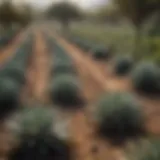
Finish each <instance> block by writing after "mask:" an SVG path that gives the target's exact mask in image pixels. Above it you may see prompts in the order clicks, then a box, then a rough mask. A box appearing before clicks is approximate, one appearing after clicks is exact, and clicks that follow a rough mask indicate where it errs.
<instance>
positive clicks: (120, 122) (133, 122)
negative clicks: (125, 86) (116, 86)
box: [96, 92, 144, 144]
mask: <svg viewBox="0 0 160 160" xmlns="http://www.w3.org/2000/svg"><path fill="white" fill-rule="evenodd" d="M97 108H98V111H97V112H96V121H97V125H98V126H97V127H98V133H99V134H100V135H101V136H102V137H104V138H107V139H108V140H110V141H111V142H112V143H115V144H120V143H124V142H125V141H126V140H128V139H130V138H135V137H138V136H140V135H141V134H142V133H143V131H144V128H143V125H144V123H143V122H144V121H143V115H142V112H141V109H140V107H139V104H138V103H137V101H136V100H135V98H134V97H133V96H132V95H130V94H129V93H119V92H117V93H111V94H106V95H105V96H104V97H103V98H102V99H101V100H100V101H99V102H98V105H97Z"/></svg>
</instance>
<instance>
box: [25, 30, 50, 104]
mask: <svg viewBox="0 0 160 160" xmlns="http://www.w3.org/2000/svg"><path fill="white" fill-rule="evenodd" d="M34 43H35V44H34V45H33V56H32V57H31V59H30V65H29V68H28V70H27V85H26V86H27V87H26V89H27V95H28V100H27V102H29V103H30V104H31V103H33V104H34V103H39V102H40V103H46V102H47V101H48V97H47V88H48V86H47V84H48V81H49V80H48V79H49V74H50V73H49V69H50V65H51V63H50V61H49V60H50V55H49V53H48V50H47V48H46V44H45V41H44V37H43V36H42V34H41V32H40V31H37V32H36V33H35V42H34ZM27 95H25V97H26V96H27Z"/></svg>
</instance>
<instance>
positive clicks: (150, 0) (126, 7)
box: [114, 0, 159, 58]
mask: <svg viewBox="0 0 160 160" xmlns="http://www.w3.org/2000/svg"><path fill="white" fill-rule="evenodd" d="M114 2H115V4H116V5H117V6H118V7H119V9H120V10H121V12H122V14H123V15H124V16H125V17H127V18H128V20H130V22H131V23H132V24H133V26H134V27H135V31H136V34H135V54H136V55H135V57H136V56H137V55H138V51H139V47H140V40H141V33H142V32H141V31H142V29H143V27H142V26H143V24H144V22H145V20H146V19H147V18H149V16H151V14H152V13H153V12H155V11H156V10H157V9H158V8H159V0H114ZM136 58H137V57H136Z"/></svg>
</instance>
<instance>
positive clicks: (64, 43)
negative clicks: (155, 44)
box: [0, 25, 160, 160]
mask: <svg viewBox="0 0 160 160" xmlns="http://www.w3.org/2000/svg"><path fill="white" fill-rule="evenodd" d="M3 52H4V53H2V54H1V55H0V64H1V65H2V68H1V71H0V80H1V79H2V82H3V83H4V81H3V78H8V79H7V80H8V84H7V82H6V84H5V83H4V86H5V85H7V86H8V87H6V89H8V88H9V85H11V86H12V85H13V84H14V87H17V88H14V89H13V91H12V92H13V93H14V95H16V96H17V97H16V98H13V99H14V100H15V99H16V104H17V103H18V105H16V106H13V108H12V107H10V106H11V104H13V102H11V103H10V104H8V103H7V104H8V106H7V104H5V105H6V107H8V108H7V109H8V110H9V111H11V113H10V112H9V111H8V110H7V111H6V110H5V109H4V107H1V110H2V114H1V115H0V118H1V119H2V123H1V127H0V144H1V146H0V158H1V159H8V155H10V152H11V151H12V149H14V147H15V146H16V145H17V141H16V140H15V138H14V134H13V133H12V132H11V131H13V130H16V126H17V125H18V124H19V123H20V118H22V119H23V116H22V117H19V114H21V112H19V111H20V110H21V109H22V108H23V107H24V108H29V109H30V110H31V111H32V110H33V112H34V111H35V112H37V111H36V110H35V108H38V107H39V108H40V110H41V109H42V108H43V109H44V111H43V109H42V115H38V112H37V113H36V114H35V115H34V114H33V115H32V113H31V112H30V114H31V115H32V116H35V117H32V116H31V117H30V118H33V120H34V119H36V118H37V119H38V120H36V122H37V124H38V122H39V123H40V126H42V127H46V126H45V123H46V125H48V121H49V118H50V116H49V114H48V113H47V114H48V116H47V114H46V119H47V120H48V121H47V120H46V119H45V118H44V117H45V112H46V111H45V109H46V110H47V109H48V111H50V114H51V117H52V118H53V122H52V123H53V124H52V125H51V126H52V130H53V131H54V135H58V137H59V139H62V140H65V142H67V143H68V144H70V146H71V157H72V159H79V160H93V159H101V160H106V159H116V160H120V159H122V158H123V159H127V158H126V156H125V149H124V148H123V147H122V146H116V145H111V144H110V143H109V140H108V139H107V140H105V139H104V138H102V137H101V136H100V135H99V134H97V127H98V126H97V123H96V120H95V118H94V114H95V113H96V112H97V110H98V109H99V108H98V105H97V102H98V100H99V99H100V98H101V97H102V96H103V95H104V94H110V93H114V92H118V93H119V92H122V93H126V92H129V93H132V94H133V95H134V96H135V97H136V99H137V102H138V103H139V104H140V107H141V109H142V111H143V114H144V119H145V124H144V127H145V128H146V131H147V133H149V135H152V136H153V137H159V136H160V126H159V122H160V96H159V94H158V95H156V96H153V95H150V96H148V95H145V94H142V93H140V92H138V91H136V90H135V88H134V87H133V84H132V79H131V78H132V77H131V76H129V75H126V76H118V75H117V74H115V73H114V65H115V64H114V63H115V61H114V60H113V59H109V60H106V61H104V60H97V59H96V58H93V56H92V54H90V52H89V51H85V50H84V49H82V48H81V47H79V46H78V45H76V44H75V43H74V42H72V41H71V40H69V39H67V38H66V37H64V36H62V35H59V34H57V33H56V31H55V30H54V27H53V26H51V25H50V26H47V25H42V26H40V27H38V26H35V27H33V28H32V29H28V30H27V31H23V32H22V33H20V35H19V36H18V38H17V39H15V40H14V42H13V44H11V46H8V47H7V48H5V49H4V51H3ZM8 67H9V69H13V75H12V74H10V73H8V72H7V71H8V70H7V69H8ZM2 72H3V73H4V74H6V75H7V74H8V75H7V76H6V77H5V76H4V75H3V74H2V75H1V73H2ZM5 80H6V79H5ZM9 82H11V83H9ZM13 82H14V83H13ZM0 85H1V83H0ZM1 87H2V86H0V92H1ZM2 88H3V87H2ZM4 88H5V87H4ZM8 92H10V90H9V91H8ZM7 94H8V93H7V92H6V95H1V93H0V99H1V96H2V97H3V96H6V97H7ZM8 95H9V94H8ZM124 95H125V94H124ZM9 96H10V95H9ZM9 96H8V97H9ZM125 98H126V97H125ZM9 100H10V99H9ZM115 101H116V99H115ZM120 102H121V101H120ZM0 103H1V100H0ZM5 103H6V102H5ZM117 103H118V102H117ZM126 103H127V102H126ZM2 104H3V103H2ZM133 105H134V104H133ZM106 106H107V105H106ZM3 112H4V113H3ZM52 112H53V114H52ZM115 113H116V112H115ZM30 114H29V115H30ZM117 114H119V112H117ZM120 114H121V113H120ZM129 114H130V113H129ZM115 116H116V115H115ZM17 117H18V118H17ZM131 117H132V114H131ZM45 120H46V122H45ZM127 120H128V118H127ZM28 121H29V120H28ZM122 121H123V120H122ZM43 123H44V124H43ZM138 123H139V121H138V120H137V122H136V124H138ZM33 124H34V123H33ZM42 124H43V125H44V126H43V125H42ZM49 124H50V121H49ZM117 125H118V124H116V126H114V127H113V128H118V127H119V126H117ZM126 125H128V124H126ZM30 126H32V121H31V123H30ZM14 127H15V128H14ZM27 127H29V126H27V125H26V130H25V129H24V130H25V131H26V133H27ZM129 127H130V126H129ZM33 128H36V126H34V125H33V126H32V129H33ZM42 129H43V130H42V131H43V132H44V133H45V132H46V128H42ZM33 130H34V129H33ZM124 130H125V127H124ZM47 131H48V130H47ZM22 132H23V130H22ZM126 132H127V131H126ZM123 133H124V132H123ZM43 136H47V135H45V134H44V135H43ZM47 142H48V141H47ZM47 142H46V143H47ZM127 142H130V141H127ZM55 143H57V145H59V144H58V142H56V141H55ZM33 145H34V144H33ZM61 147H62V146H61ZM15 148H16V147H15ZM42 148H43V147H42ZM54 149H55V150H49V151H48V150H47V151H46V152H47V154H49V155H50V157H51V158H50V159H52V157H54V156H55V157H56V156H57V157H60V158H59V159H60V160H70V158H69V157H70V156H69V155H68V153H66V152H65V151H66V150H63V149H62V152H61V150H60V149H59V150H58V147H57V148H56V147H55V148H54ZM54 151H55V153H53V152H54ZM56 151H57V153H56ZM35 152H38V151H35ZM63 152H64V153H63ZM35 154H36V153H35ZM52 154H53V155H52ZM54 154H55V155H54ZM56 154H58V155H56ZM63 154H64V155H63ZM44 155H45V154H42V156H44ZM20 157H21V158H22V157H23V155H20ZM29 158H30V157H29V156H28V159H29ZM9 159H11V158H9ZM53 159H54V158H53Z"/></svg>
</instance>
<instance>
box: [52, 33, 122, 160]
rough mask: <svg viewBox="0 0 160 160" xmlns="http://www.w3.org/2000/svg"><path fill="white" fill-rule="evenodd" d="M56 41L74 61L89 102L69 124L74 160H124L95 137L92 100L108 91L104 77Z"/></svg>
mask: <svg viewBox="0 0 160 160" xmlns="http://www.w3.org/2000/svg"><path fill="white" fill-rule="evenodd" d="M52 34H53V33H52ZM56 39H57V41H58V42H59V44H60V45H61V46H62V47H64V48H65V50H66V52H68V54H69V56H71V58H72V59H73V62H74V63H75V66H76V68H77V71H78V76H79V78H80V80H81V83H82V87H83V93H84V95H85V97H86V98H87V101H88V105H87V106H86V107H85V109H84V110H80V111H77V112H76V113H74V114H73V116H72V119H71V123H70V139H71V141H72V142H73V144H74V145H75V152H74V153H75V154H74V159H78V160H94V159H101V160H106V159H115V160H116V159H118V160H119V159H125V157H124V154H123V151H122V150H121V149H120V148H114V147H113V146H109V145H108V144H107V143H104V142H103V140H100V139H99V138H98V137H96V136H95V134H94V130H95V126H94V123H93V122H92V112H93V110H94V107H93V105H94V101H95V100H96V99H97V98H98V97H99V96H100V95H101V94H102V93H104V92H105V91H106V90H107V88H108V86H107V85H106V84H105V83H104V82H105V79H104V78H105V77H104V76H103V75H102V74H101V72H100V71H99V70H98V68H97V67H96V66H95V65H94V64H93V63H92V62H91V61H90V60H89V59H88V58H84V57H83V56H82V54H81V53H80V51H79V50H78V49H76V48H75V47H73V46H72V45H70V44H68V43H66V42H65V41H64V40H63V39H61V38H60V37H56Z"/></svg>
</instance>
